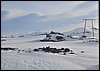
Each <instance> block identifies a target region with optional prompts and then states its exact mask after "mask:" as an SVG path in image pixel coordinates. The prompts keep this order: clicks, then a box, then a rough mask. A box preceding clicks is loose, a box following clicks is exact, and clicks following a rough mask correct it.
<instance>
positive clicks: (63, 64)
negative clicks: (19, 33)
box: [1, 35, 99, 70]
mask: <svg viewBox="0 0 100 71" xmlns="http://www.w3.org/2000/svg"><path fill="white" fill-rule="evenodd" d="M43 38H44V36H43V35H40V36H33V37H22V38H18V37H16V38H6V41H1V47H3V48H4V47H8V46H9V47H14V48H18V49H22V50H23V49H24V50H27V49H29V48H30V49H34V48H41V47H47V46H50V47H52V48H62V47H63V48H69V49H72V50H73V52H75V54H66V55H62V54H57V53H47V52H46V53H44V52H34V51H33V52H31V53H29V52H20V53H18V52H17V51H12V50H9V51H3V50H2V51H1V69H2V70H95V69H96V70H99V43H98V42H88V43H83V41H82V40H77V39H73V40H70V39H68V40H66V41H61V42H40V41H39V39H43ZM81 51H84V53H81Z"/></svg>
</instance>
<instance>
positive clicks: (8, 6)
mask: <svg viewBox="0 0 100 71" xmlns="http://www.w3.org/2000/svg"><path fill="white" fill-rule="evenodd" d="M98 7H99V5H98V1H1V19H2V21H6V20H7V19H12V18H16V17H21V16H25V15H28V14H36V15H38V16H40V17H43V16H45V17H46V18H42V19H38V21H37V22H39V23H40V24H41V23H44V22H46V23H50V22H52V23H53V22H54V23H55V22H56V23H57V21H60V23H58V24H57V25H59V24H61V22H62V23H63V24H62V25H59V26H58V28H59V27H61V28H63V29H64V28H65V27H66V26H65V25H66V23H65V22H66V21H65V20H64V19H66V20H67V19H70V20H69V21H71V19H72V20H73V21H74V20H76V19H79V18H80V19H82V18H85V17H86V18H98V12H99V11H98ZM76 21H77V20H76ZM37 22H36V23H37ZM76 23H77V22H76ZM78 23H79V22H78ZM80 23H81V22H80ZM2 24H3V23H2ZM69 24H70V23H69ZM63 26H64V27H63ZM1 27H2V25H1ZM2 28H3V27H2ZM55 28H57V27H55ZM2 30H3V29H2Z"/></svg>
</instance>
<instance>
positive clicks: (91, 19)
mask: <svg viewBox="0 0 100 71" xmlns="http://www.w3.org/2000/svg"><path fill="white" fill-rule="evenodd" d="M83 20H84V21H85V25H84V32H83V36H86V35H85V33H86V24H87V21H88V20H90V21H91V23H92V36H93V37H94V27H93V21H94V20H96V19H83Z"/></svg>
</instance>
